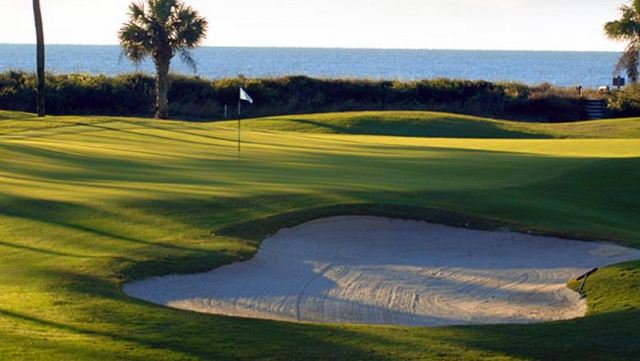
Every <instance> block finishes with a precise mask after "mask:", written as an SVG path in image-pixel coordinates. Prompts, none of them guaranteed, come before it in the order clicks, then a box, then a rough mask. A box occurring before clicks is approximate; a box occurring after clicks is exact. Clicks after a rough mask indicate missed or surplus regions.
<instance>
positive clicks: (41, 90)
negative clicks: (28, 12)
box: [33, 0, 46, 117]
mask: <svg viewBox="0 0 640 361" xmlns="http://www.w3.org/2000/svg"><path fill="white" fill-rule="evenodd" d="M33 14H34V17H35V22H36V38H37V44H38V45H37V61H38V70H37V73H38V100H37V105H36V108H37V111H38V117H44V116H45V114H46V112H45V86H46V84H45V73H44V72H45V49H44V26H43V24H42V12H41V11H40V0H33Z"/></svg>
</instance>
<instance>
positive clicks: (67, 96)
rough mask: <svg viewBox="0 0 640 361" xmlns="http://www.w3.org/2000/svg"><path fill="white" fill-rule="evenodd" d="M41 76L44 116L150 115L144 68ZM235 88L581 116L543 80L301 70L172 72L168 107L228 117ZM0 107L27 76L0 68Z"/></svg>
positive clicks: (295, 99)
mask: <svg viewBox="0 0 640 361" xmlns="http://www.w3.org/2000/svg"><path fill="white" fill-rule="evenodd" d="M47 82H48V88H47V104H48V106H47V108H48V111H49V113H50V114H109V115H151V114H152V110H153V88H154V80H153V78H152V77H150V76H148V75H145V74H129V75H121V76H116V77H106V76H102V75H86V74H68V75H51V74H50V75H48V78H47ZM240 86H243V87H245V88H246V89H247V90H248V91H249V93H250V94H251V95H252V96H253V98H254V100H255V101H256V104H255V105H254V106H246V107H245V111H246V113H245V115H246V116H262V115H278V114H294V113H310V112H327V111H348V110H385V109H388V110H439V111H451V112H457V113H464V114H471V115H479V116H488V117H496V118H504V119H514V120H529V121H573V120H580V119H585V118H586V112H585V106H584V103H583V100H582V99H581V98H580V97H578V95H577V94H576V93H575V91H573V90H565V89H560V88H554V87H552V86H550V85H548V84H543V85H540V86H535V87H531V86H527V85H523V84H517V83H490V82H485V81H469V80H451V79H431V80H422V81H408V82H401V81H375V80H350V79H342V80H339V79H313V78H308V77H304V76H290V77H282V78H265V79H245V78H235V79H217V80H207V79H201V78H198V77H186V76H177V75H176V76H172V81H171V89H170V91H169V100H170V102H171V103H170V104H171V113H172V114H173V115H174V116H175V117H180V118H188V119H221V118H223V117H224V109H225V106H226V107H227V109H228V114H229V116H230V117H232V116H235V114H236V107H237V102H238V88H239V87H240ZM625 104H626V103H625ZM0 108H2V109H10V110H22V111H34V110H35V77H34V75H33V74H29V73H24V72H5V73H0Z"/></svg>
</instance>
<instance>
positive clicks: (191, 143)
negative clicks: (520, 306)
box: [0, 112, 640, 360]
mask: <svg viewBox="0 0 640 361" xmlns="http://www.w3.org/2000/svg"><path fill="white" fill-rule="evenodd" d="M12 114H13V113H12V112H2V113H0V119H2V120H0V184H1V186H0V187H1V188H0V230H1V232H0V354H1V355H3V359H8V360H11V359H25V358H28V359H55V360H60V359H114V360H115V359H141V360H146V359H166V360H182V359H199V358H203V359H250V358H266V359H288V360H290V359H302V358H304V359H328V358H341V359H374V360H375V359H380V360H387V359H412V358H413V359H434V358H439V359H451V360H458V359H477V358H491V359H548V358H552V357H556V356H557V355H560V354H570V355H571V356H572V357H573V358H577V359H585V358H589V359H598V358H601V359H611V358H617V359H633V358H634V357H635V356H636V355H637V354H638V353H639V352H640V345H638V343H637V342H636V341H637V339H638V337H639V336H640V334H639V333H640V331H638V327H637V325H638V324H640V287H638V280H639V279H640V263H639V262H635V263H628V264H625V265H619V266H614V267H610V268H607V269H605V270H603V271H602V272H600V273H598V274H596V275H595V276H594V278H593V279H592V280H591V282H590V283H589V284H588V286H587V287H588V288H587V291H588V292H589V295H590V296H589V299H588V301H589V306H590V311H589V312H590V314H589V317H587V318H585V319H582V320H579V321H563V322H557V323H551V324H542V325H530V326H483V327H465V328H442V329H421V328H418V329H412V328H402V327H371V326H331V325H295V324H287V323H278V322H272V321H254V320H239V319H232V318H225V317H217V316H201V315H196V314H191V313H186V312H181V311H175V310H168V309H164V308H160V307H157V306H153V305H151V304H147V303H143V302H140V301H136V300H134V299H132V298H129V297H127V296H126V295H125V294H124V293H123V292H122V291H121V289H120V287H121V285H122V284H123V282H125V281H130V280H134V279H140V278H145V277H149V276H156V275H165V274H171V273H174V272H180V273H194V272H200V271H207V270H210V269H213V268H215V267H217V266H220V265H223V264H226V263H230V262H233V261H237V260H241V259H247V258H248V257H251V255H252V254H254V252H255V251H256V249H257V247H258V246H259V242H260V241H261V240H262V239H264V238H265V236H267V235H269V234H271V233H273V232H275V231H276V230H277V229H280V228H282V227H286V226H292V225H296V224H300V223H303V222H305V221H308V220H312V219H315V218H319V217H324V216H332V215H343V214H359V213H368V214H371V215H386V216H397V217H409V218H418V219H428V220H432V221H437V222H443V223H448V224H454V225H464V224H469V225H470V226H472V227H477V228H495V227H503V228H504V227H509V228H511V229H514V230H520V231H527V230H534V231H537V232H541V233H550V234H554V235H567V236H572V237H576V238H584V239H595V240H609V241H615V242H617V243H619V244H622V245H626V246H632V247H640V222H639V221H638V220H639V219H640V216H639V215H638V211H637V210H638V209H639V207H640V192H637V191H635V190H637V185H638V184H639V183H640V171H639V169H640V140H639V139H638V138H639V137H638V136H637V135H635V134H636V133H634V131H633V129H634V128H633V127H634V126H636V125H637V124H638V121H637V120H633V119H631V120H623V121H611V123H606V126H605V125H603V124H605V123H601V122H597V123H591V122H590V123H581V124H573V125H566V124H563V125H559V126H557V128H553V127H551V126H548V125H528V124H527V125H526V126H527V130H526V131H517V132H516V131H514V130H512V129H513V128H512V127H513V126H514V125H513V124H512V123H505V122H496V121H489V120H482V122H486V123H488V124H490V125H491V126H492V127H497V128H499V129H507V130H508V132H507V133H509V132H511V133H513V132H516V133H517V134H512V135H508V134H506V135H505V136H501V138H502V139H501V140H500V141H496V140H494V139H490V135H491V134H488V133H486V132H484V131H483V133H482V134H480V135H478V137H482V138H485V139H473V131H474V130H473V129H474V127H475V126H476V124H477V123H474V122H476V121H477V120H470V119H468V118H466V117H459V119H458V121H457V122H458V123H459V124H458V125H456V129H459V131H460V132H462V131H464V139H463V138H453V137H452V136H455V134H450V133H449V130H448V129H449V128H447V127H445V126H444V125H439V124H440V123H438V122H436V123H434V122H432V121H430V122H423V123H418V125H412V127H414V128H411V129H413V130H415V129H416V128H415V127H419V128H420V129H423V130H424V131H425V132H426V133H428V134H422V135H438V136H440V137H449V138H417V137H413V138H409V137H389V136H381V135H379V134H378V133H376V132H374V131H372V130H371V124H374V125H375V124H376V123H375V122H374V123H367V124H369V125H368V126H361V129H360V130H359V131H358V133H362V134H370V135H358V134H321V133H319V132H316V131H309V130H307V131H306V132H305V133H301V132H300V131H299V130H296V132H291V131H290V130H291V129H281V128H279V126H273V127H271V126H269V125H268V124H266V123H265V124H262V123H257V121H248V122H247V123H246V127H247V131H246V132H245V134H244V137H245V138H244V139H245V141H246V144H245V147H244V152H243V154H242V155H241V156H238V154H237V153H236V152H235V129H234V124H233V123H232V122H231V123H218V124H216V123H211V124H193V123H183V122H170V121H153V120H145V119H130V118H108V117H90V118H87V117H52V118H47V119H45V120H44V121H36V120H34V119H33V118H30V117H29V116H28V115H25V114H22V113H21V114H16V115H15V117H14V116H12ZM406 114H407V113H397V114H396V113H376V115H375V117H373V118H374V119H379V120H380V121H381V122H391V123H392V124H393V125H394V127H393V129H391V130H389V129H386V130H385V131H386V132H387V133H390V134H397V135H407V134H403V130H402V129H405V128H406V127H407V124H408V123H407V121H406ZM420 114H424V113H420ZM369 115H370V116H371V113H369ZM334 116H335V117H336V119H342V118H344V117H348V116H349V115H343V114H338V115H326V116H322V117H324V118H332V117H334ZM416 116H418V115H416ZM419 116H420V117H423V115H419ZM429 117H431V118H432V119H436V120H437V119H441V118H444V117H448V118H450V117H453V116H452V115H446V116H445V115H438V114H432V113H430V115H429ZM439 117H440V118H439ZM448 118H447V119H448ZM414 123H415V122H414V121H412V122H411V124H414ZM256 124H259V125H256ZM394 129H395V130H394ZM425 129H426V130H425ZM438 129H440V130H441V132H440V133H437V132H436V131H435V130H438ZM549 129H550V130H549ZM594 129H595V130H594ZM603 129H604V130H603ZM629 129H631V130H629ZM283 130H286V131H283ZM337 131H339V129H337V130H335V131H334V132H337ZM501 132H502V131H501ZM347 133H349V132H347ZM540 133H544V137H542V136H540ZM460 136H461V137H462V135H460ZM510 136H511V137H513V138H514V139H509V138H508V137H510ZM565 137H571V138H574V139H553V138H565ZM608 137H609V138H610V139H607V138H608ZM515 138H525V139H515ZM540 138H549V139H540ZM595 138H599V139H595ZM621 138H624V139H621Z"/></svg>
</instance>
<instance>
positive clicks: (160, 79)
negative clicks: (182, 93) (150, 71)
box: [156, 60, 171, 119]
mask: <svg viewBox="0 0 640 361" xmlns="http://www.w3.org/2000/svg"><path fill="white" fill-rule="evenodd" d="M170 65H171V60H163V61H158V62H157V63H156V118H157V119H166V118H168V117H169V96H168V93H169V67H170Z"/></svg>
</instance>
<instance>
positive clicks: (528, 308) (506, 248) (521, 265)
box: [124, 217, 640, 326]
mask: <svg viewBox="0 0 640 361" xmlns="http://www.w3.org/2000/svg"><path fill="white" fill-rule="evenodd" d="M634 259H640V250H634V249H629V248H623V247H619V246H615V245H611V244H604V243H592V242H579V241H571V240H564V239H558V238H551V237H539V236H531V235H525V234H519V233H510V232H486V231H476V230H468V229H460V228H452V227H447V226H442V225H436V224H431V223H426V222H418V221H407V220H394V219H387V218H378V217H334V218H327V219H322V220H317V221H314V222H310V223H306V224H303V225H301V226H298V227H295V228H291V229H284V230H281V231H280V232H278V233H277V234H276V235H274V236H273V237H270V238H269V239H267V240H265V241H264V243H263V244H262V247H261V249H260V251H259V252H258V254H257V255H256V257H255V258H253V259H252V260H250V261H247V262H242V263H236V264H232V265H229V266H225V267H221V268H219V269H216V270H214V271H211V272H208V273H204V274H197V275H187V276H169V277H161V278H154V279H149V280H146V281H141V282H136V283H132V284H129V285H126V286H125V287H124V290H125V292H126V293H127V294H129V295H131V296H134V297H137V298H140V299H143V300H147V301H150V302H153V303H156V304H160V305H166V306H169V307H173V308H179V309H184V310H192V311H197V312H203V313H212V314H220V315H228V316H240V317H251V318H264V319H273V320H285V321H298V322H329V323H367V324H398V325H410V326H445V325H464V324H493V323H529V322H542V321H552V320H563V319H572V318H576V317H581V316H584V315H585V313H586V310H587V305H586V301H585V300H582V299H580V296H579V295H578V294H577V293H576V292H574V291H572V290H570V289H568V288H567V287H566V283H567V281H568V280H569V279H571V278H575V277H576V276H578V275H580V274H582V273H584V272H586V271H588V270H590V269H592V268H594V267H602V266H606V265H610V264H615V263H619V262H623V261H628V260H634Z"/></svg>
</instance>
